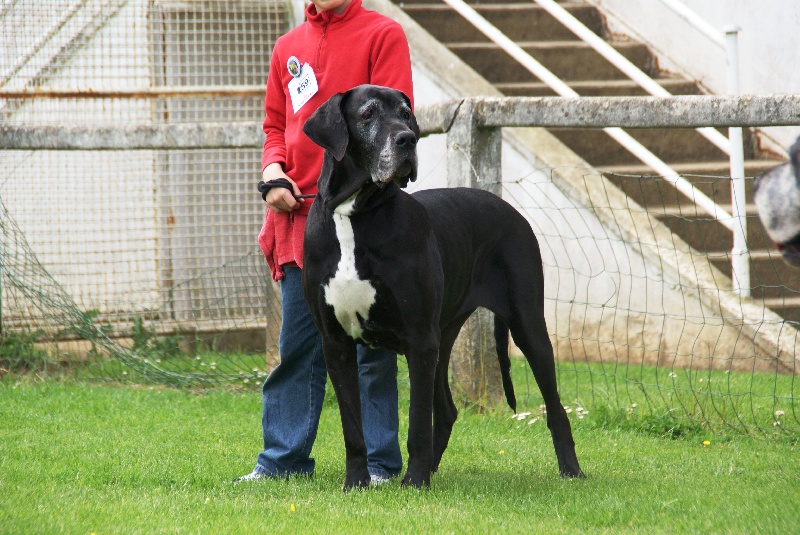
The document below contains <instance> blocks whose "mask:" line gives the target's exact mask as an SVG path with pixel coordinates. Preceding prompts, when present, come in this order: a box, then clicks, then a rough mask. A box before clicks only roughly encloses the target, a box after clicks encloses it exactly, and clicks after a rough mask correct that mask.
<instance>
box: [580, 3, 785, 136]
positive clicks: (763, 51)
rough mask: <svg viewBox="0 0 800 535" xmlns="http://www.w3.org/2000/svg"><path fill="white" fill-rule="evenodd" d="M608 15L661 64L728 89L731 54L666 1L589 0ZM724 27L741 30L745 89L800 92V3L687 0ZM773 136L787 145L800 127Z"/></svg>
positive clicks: (614, 27) (611, 23)
mask: <svg viewBox="0 0 800 535" xmlns="http://www.w3.org/2000/svg"><path fill="white" fill-rule="evenodd" d="M587 1H588V2H589V3H591V4H595V5H596V6H598V7H599V8H600V9H601V10H602V11H603V12H604V13H605V14H606V15H607V21H608V24H609V27H610V29H611V31H612V32H614V33H620V34H625V35H630V36H632V37H636V38H638V39H641V40H643V41H645V42H647V43H648V44H650V45H651V46H652V48H653V50H654V51H655V53H656V55H657V56H658V58H659V64H660V66H661V67H663V68H666V69H668V70H671V71H676V72H684V73H686V74H687V75H688V76H690V77H692V78H694V79H697V80H699V81H700V82H702V83H703V85H705V86H706V87H707V88H708V89H709V90H711V91H712V92H713V93H718V94H723V93H726V92H727V83H726V59H725V58H726V55H725V51H724V50H723V49H722V48H719V47H718V46H716V45H714V44H712V43H711V41H709V39H708V38H706V37H705V36H704V35H703V34H701V33H700V32H699V31H697V30H696V29H694V28H693V27H691V26H690V25H689V24H688V23H687V22H685V21H684V20H682V19H681V18H679V17H678V16H677V15H676V14H675V13H674V12H673V11H671V10H670V9H669V8H667V7H666V6H665V5H664V4H663V3H662V2H661V1H660V0H636V1H631V0H587ZM683 3H684V4H685V5H686V6H687V7H689V8H690V9H691V10H692V11H694V12H695V13H696V14H697V15H699V16H700V17H701V18H702V19H703V20H705V21H706V22H708V23H709V24H710V25H711V26H712V27H714V28H717V29H719V30H720V32H721V31H722V29H723V28H724V27H725V26H727V25H730V24H736V25H738V26H740V27H741V29H742V30H741V32H740V33H739V53H740V59H739V69H740V87H741V92H742V93H762V94H768V93H800V68H798V53H800V52H798V51H800V1H798V0H765V1H754V0H683ZM765 131H766V132H767V133H768V135H769V136H770V137H771V138H773V139H774V140H775V141H777V142H778V143H779V144H780V145H781V146H783V147H784V148H786V147H788V146H789V145H790V144H791V143H792V141H793V140H794V139H795V138H796V137H797V136H798V135H800V127H786V128H770V129H766V130H765Z"/></svg>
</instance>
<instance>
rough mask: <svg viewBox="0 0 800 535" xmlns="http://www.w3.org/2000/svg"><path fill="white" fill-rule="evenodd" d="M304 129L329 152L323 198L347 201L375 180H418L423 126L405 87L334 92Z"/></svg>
mask: <svg viewBox="0 0 800 535" xmlns="http://www.w3.org/2000/svg"><path fill="white" fill-rule="evenodd" d="M303 132H304V133H305V134H306V135H307V136H308V137H309V138H310V139H311V141H313V142H314V143H316V144H317V145H319V146H321V147H322V148H324V149H325V152H326V156H325V162H324V163H323V168H322V173H321V174H320V178H319V184H318V185H319V191H320V195H321V196H322V198H323V200H326V201H330V200H331V199H337V200H340V201H341V200H344V199H347V198H349V197H350V196H351V195H353V194H354V193H355V192H357V191H358V190H359V189H361V188H362V187H363V186H364V185H366V184H367V183H370V182H371V183H373V184H375V185H376V186H378V187H379V188H384V187H386V186H387V185H389V184H391V183H396V184H397V185H399V186H400V187H401V188H402V187H405V186H407V185H408V183H409V181H414V180H416V178H417V151H416V146H417V141H418V140H419V127H418V126H417V121H416V119H415V118H414V114H413V113H412V111H411V101H410V100H409V98H408V97H407V96H406V95H404V94H403V93H402V92H400V91H396V90H394V89H389V88H387V87H380V86H374V85H361V86H358V87H356V88H354V89H351V90H350V91H347V92H345V93H338V94H336V95H333V96H332V97H331V98H330V99H328V101H327V102H325V103H324V104H323V105H322V106H320V107H319V108H318V109H317V111H315V112H314V114H313V115H311V117H309V119H308V120H307V121H306V123H305V124H304V125H303ZM331 159H332V160H331ZM337 164H339V165H338V166H337Z"/></svg>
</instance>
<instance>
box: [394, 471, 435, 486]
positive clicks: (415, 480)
mask: <svg viewBox="0 0 800 535" xmlns="http://www.w3.org/2000/svg"><path fill="white" fill-rule="evenodd" d="M400 485H402V486H403V487H414V488H418V489H422V488H425V489H429V488H431V475H430V474H428V475H427V476H415V475H414V474H412V473H411V472H410V471H409V472H406V475H405V477H403V481H402V482H401V483H400Z"/></svg>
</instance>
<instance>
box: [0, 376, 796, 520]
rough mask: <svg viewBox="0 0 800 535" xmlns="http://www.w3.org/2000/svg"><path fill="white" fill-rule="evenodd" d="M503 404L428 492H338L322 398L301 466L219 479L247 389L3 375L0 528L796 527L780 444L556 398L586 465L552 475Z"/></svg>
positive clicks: (474, 417)
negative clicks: (568, 405) (310, 464)
mask: <svg viewBox="0 0 800 535" xmlns="http://www.w3.org/2000/svg"><path fill="white" fill-rule="evenodd" d="M404 403H405V402H402V403H401V418H402V420H401V421H403V424H402V426H403V429H401V436H403V437H404V436H405V430H404V426H405V414H404V413H405V411H406V405H404ZM510 416H511V415H510V411H508V410H506V411H504V412H502V413H500V412H498V413H496V414H491V415H488V416H486V415H480V414H476V413H474V412H470V411H469V410H467V411H462V414H461V415H460V417H459V421H458V422H457V423H456V427H455V429H454V433H453V439H452V440H451V445H450V448H449V449H448V451H447V452H446V453H445V457H444V459H443V461H442V466H441V469H440V472H439V473H438V474H436V475H435V476H434V478H433V482H432V488H431V489H430V490H429V491H418V490H411V489H403V488H401V487H400V486H399V484H398V483H397V482H392V483H390V484H388V485H385V486H383V487H380V488H375V489H370V490H367V491H361V492H353V493H349V494H344V493H342V492H341V490H340V489H341V484H342V481H343V478H344V456H343V446H342V438H341V429H340V426H339V419H338V413H337V409H336V406H335V402H334V401H333V400H332V399H330V398H329V399H327V400H326V408H325V410H324V412H323V420H322V423H321V427H320V433H319V437H318V439H317V443H316V446H315V450H314V455H315V458H316V460H317V472H316V475H315V477H314V478H313V479H292V480H289V481H266V482H255V483H245V484H233V483H232V482H231V480H232V479H233V478H234V477H236V476H238V475H242V474H243V473H245V472H247V471H249V470H250V469H251V468H252V465H253V463H254V460H255V455H256V453H257V451H258V450H259V446H260V395H259V394H258V393H257V392H253V391H249V392H244V391H236V390H221V389H219V390H211V391H205V392H203V393H197V392H189V391H180V390H175V389H169V388H163V387H135V386H120V385H92V384H84V383H79V382H73V381H45V382H39V381H36V380H34V379H33V378H31V377H30V376H28V377H22V378H20V377H19V376H16V377H15V376H13V375H6V376H5V378H4V379H3V380H2V381H0V439H1V440H2V444H3V446H2V448H3V454H2V455H1V456H0V532H2V533H98V534H104V533H187V532H189V533H251V532H252V533H255V532H266V533H297V532H305V533H345V532H346V533H375V532H387V533H403V532H409V533H518V532H525V533H576V532H614V533H618V532H623V533H624V532H645V533H665V532H668V533H697V532H711V533H744V532H748V533H798V532H800V515H799V514H798V511H800V455H798V453H799V452H798V451H797V448H796V446H795V443H794V442H792V441H786V440H782V441H781V440H778V441H774V440H768V439H765V438H749V437H744V436H736V435H732V436H724V435H705V434H704V432H703V431H701V430H699V429H697V428H691V429H690V432H688V433H685V434H683V435H681V438H678V439H667V438H661V437H659V436H657V435H653V434H651V433H649V432H647V431H646V429H641V428H638V429H637V428H636V427H632V426H616V425H614V423H613V421H611V420H609V419H608V418H607V415H605V416H598V415H595V414H594V413H593V412H592V413H590V414H588V415H586V416H585V417H584V418H583V419H578V418H577V416H576V414H575V412H573V413H572V415H571V416H572V417H573V418H574V419H573V428H574V431H575V439H576V442H577V451H578V456H579V458H580V460H581V463H582V467H583V469H584V471H585V472H586V473H587V475H588V479H586V480H584V481H564V480H561V479H560V478H559V477H558V475H557V468H556V463H555V455H554V453H553V449H552V444H551V443H550V438H549V433H548V431H547V428H546V426H545V425H544V422H543V420H541V419H539V420H536V419H535V415H532V416H531V417H529V418H526V419H525V420H524V421H519V420H517V419H514V418H511V417H510ZM532 420H533V423H530V424H529V423H528V422H530V421H532ZM403 440H404V438H403Z"/></svg>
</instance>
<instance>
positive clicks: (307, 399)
mask: <svg viewBox="0 0 800 535" xmlns="http://www.w3.org/2000/svg"><path fill="white" fill-rule="evenodd" d="M284 273H285V275H286V276H285V278H284V279H283V280H282V281H281V298H282V300H283V323H282V325H281V332H280V337H279V340H278V346H279V347H278V348H279V351H280V356H281V362H280V364H278V366H276V367H275V369H274V370H272V372H271V373H270V374H269V377H267V380H266V381H265V382H264V388H263V401H264V405H263V413H262V418H261V427H262V430H263V433H264V450H263V451H262V452H261V453H259V454H258V461H257V464H256V467H255V471H256V472H260V473H264V474H268V475H273V476H279V477H288V476H290V475H294V474H312V473H313V472H314V459H313V458H312V457H311V448H312V447H313V445H314V439H315V438H316V436H317V427H318V425H319V417H320V413H321V412H322V401H323V398H324V397H325V381H326V377H327V371H326V369H325V359H324V357H323V354H322V339H321V336H320V334H319V331H318V330H317V327H316V325H314V321H313V319H312V317H311V313H310V312H309V310H308V305H307V304H306V301H305V298H304V297H303V290H302V284H301V278H302V272H301V270H300V269H299V268H296V267H295V268H292V267H284ZM358 372H359V385H360V389H361V415H362V422H363V428H364V441H365V442H366V445H367V461H368V463H367V466H368V469H369V473H370V475H376V476H381V477H387V478H388V477H394V476H396V475H398V474H399V473H400V469H401V468H402V465H403V460H402V457H401V455H400V445H399V443H398V440H397V427H398V421H397V355H395V354H394V353H392V352H391V351H385V350H376V349H370V348H368V347H365V346H362V345H360V344H359V346H358Z"/></svg>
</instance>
